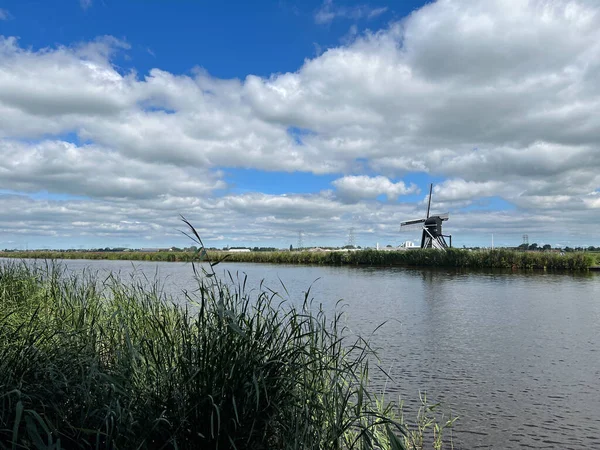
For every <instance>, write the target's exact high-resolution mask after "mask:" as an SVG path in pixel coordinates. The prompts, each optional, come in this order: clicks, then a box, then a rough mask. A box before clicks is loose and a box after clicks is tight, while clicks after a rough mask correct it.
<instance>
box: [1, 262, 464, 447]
mask: <svg viewBox="0 0 600 450" xmlns="http://www.w3.org/2000/svg"><path fill="white" fill-rule="evenodd" d="M245 285H246V279H245V278H239V279H238V278H237V277H235V276H231V275H230V279H229V280H228V282H227V283H225V282H224V281H222V280H219V279H217V277H215V276H214V271H212V266H211V270H210V271H209V272H208V273H204V274H201V273H198V289H197V291H196V292H193V293H188V294H186V295H185V298H180V299H178V300H179V303H175V302H174V301H173V300H175V299H169V298H166V297H165V296H164V295H163V294H162V293H161V290H160V287H159V285H158V284H154V285H152V286H150V287H148V286H147V284H144V283H142V282H135V280H132V282H131V283H123V282H121V281H119V280H117V279H116V278H114V277H108V278H106V279H105V278H103V279H100V278H98V276H97V275H94V274H92V273H83V274H79V275H74V274H71V275H68V274H67V273H66V272H65V271H64V267H63V266H60V265H56V264H46V265H45V266H43V265H42V266H40V265H37V266H31V265H26V264H24V263H18V262H4V263H0V448H2V449H24V448H39V449H41V448H50V449H162V448H165V449H199V448H202V449H217V448H219V449H228V448H238V449H267V448H269V449H271V448H272V449H346V448H356V449H374V448H380V449H390V450H396V449H400V448H408V449H417V448H423V445H424V442H428V443H429V444H428V445H431V446H432V447H433V448H436V449H439V448H442V435H443V431H444V429H445V428H447V427H450V426H451V425H452V423H453V420H449V421H444V420H442V421H441V422H439V421H436V420H435V419H434V418H433V417H434V416H433V409H434V408H433V407H432V406H430V405H428V404H427V403H426V402H425V403H424V407H423V409H422V410H421V412H420V413H419V416H418V420H417V423H416V424H414V425H412V426H410V427H407V426H406V424H405V423H404V421H403V419H402V417H401V414H400V411H399V410H398V409H397V408H396V407H395V406H394V405H393V404H390V403H388V402H387V401H385V400H384V399H383V397H382V396H376V395H374V394H373V393H372V392H371V391H370V389H369V384H368V380H369V369H370V365H372V364H373V363H374V362H375V361H376V359H375V355H374V353H373V352H372V351H371V349H370V346H369V343H368V342H367V341H365V340H363V339H361V338H360V337H356V336H352V335H350V334H349V333H347V331H346V330H345V329H344V328H343V327H342V325H341V324H342V317H341V315H340V314H335V315H334V316H333V317H327V316H326V314H325V313H324V312H323V311H322V310H321V309H320V308H318V306H317V305H314V304H312V303H311V301H310V300H309V295H310V294H309V293H307V294H306V299H305V302H304V304H303V305H302V306H299V307H295V306H293V305H292V304H289V303H287V302H282V299H281V297H280V296H279V295H277V294H275V293H273V292H272V291H269V290H267V289H265V290H262V291H257V292H246V290H245ZM182 300H185V302H182ZM440 423H441V424H442V425H440Z"/></svg>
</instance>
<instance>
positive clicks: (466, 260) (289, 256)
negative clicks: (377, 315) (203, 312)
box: [0, 249, 600, 272]
mask: <svg viewBox="0 0 600 450" xmlns="http://www.w3.org/2000/svg"><path fill="white" fill-rule="evenodd" d="M200 256H201V255H200V254H198V253H194V252H185V251H165V252H142V251H137V252H136V251H125V252H122V251H121V252H110V251H107V252H82V251H38V250H32V251H18V252H0V258H2V257H3V258H12V259H50V260H53V259H65V260H69V259H80V260H121V261H156V262H192V261H194V262H203V261H204V262H215V261H223V262H246V263H266V264H294V265H325V266H345V265H352V266H373V267H440V268H444V267H446V268H465V269H512V270H544V271H546V270H552V271H568V272H575V271H577V272H580V271H600V265H599V264H598V263H599V262H600V261H597V258H598V256H597V255H593V254H590V253H586V252H573V253H563V254H560V253H556V252H523V251H515V250H507V249H494V250H474V251H471V250H465V249H448V250H447V251H445V252H441V251H438V250H432V249H426V250H423V249H415V250H371V249H366V250H354V251H347V250H346V251H343V250H341V251H291V252H290V251H269V252H243V253H241V252H240V253H237V252H226V251H208V252H207V253H206V254H204V255H203V257H202V258H201V257H200Z"/></svg>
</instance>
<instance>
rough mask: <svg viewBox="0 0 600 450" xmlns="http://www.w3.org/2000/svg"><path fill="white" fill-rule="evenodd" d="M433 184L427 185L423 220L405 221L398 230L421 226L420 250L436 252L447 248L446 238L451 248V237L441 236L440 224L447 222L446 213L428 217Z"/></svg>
mask: <svg viewBox="0 0 600 450" xmlns="http://www.w3.org/2000/svg"><path fill="white" fill-rule="evenodd" d="M432 189H433V184H430V185H429V200H428V202H427V215H426V216H425V218H423V219H414V220H407V221H406V222H402V223H400V228H402V227H407V226H410V225H420V224H423V225H421V227H422V229H423V235H422V236H421V248H436V249H438V250H445V249H446V248H448V244H447V243H446V239H444V238H446V237H448V238H450V247H452V236H450V235H443V234H442V222H443V221H445V220H448V213H444V214H437V215H432V216H430V215H429V210H430V208H431V191H432Z"/></svg>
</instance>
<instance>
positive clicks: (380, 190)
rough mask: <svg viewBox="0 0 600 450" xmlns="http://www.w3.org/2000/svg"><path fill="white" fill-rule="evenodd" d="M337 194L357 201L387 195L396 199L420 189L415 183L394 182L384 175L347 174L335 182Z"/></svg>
mask: <svg viewBox="0 0 600 450" xmlns="http://www.w3.org/2000/svg"><path fill="white" fill-rule="evenodd" d="M333 185H334V186H335V188H336V193H337V195H338V196H339V197H340V198H342V199H344V200H345V201H350V202H357V201H359V200H362V199H369V198H376V197H378V196H380V195H386V196H387V198H388V200H391V201H392V200H396V199H397V198H398V197H399V196H401V195H406V194H412V193H416V192H417V191H418V188H417V187H416V186H415V185H410V186H406V185H405V184H404V183H403V182H402V181H398V182H397V183H394V182H392V181H390V180H389V179H388V178H386V177H383V176H376V177H369V176H366V175H358V176H346V177H343V178H339V179H337V180H335V181H334V182H333Z"/></svg>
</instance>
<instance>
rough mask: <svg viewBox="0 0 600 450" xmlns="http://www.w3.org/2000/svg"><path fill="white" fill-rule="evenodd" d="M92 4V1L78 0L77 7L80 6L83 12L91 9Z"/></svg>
mask: <svg viewBox="0 0 600 450" xmlns="http://www.w3.org/2000/svg"><path fill="white" fill-rule="evenodd" d="M92 4H93V0H79V5H80V6H81V9H83V10H84V11H85V10H86V9H89V8H91V6H92Z"/></svg>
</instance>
